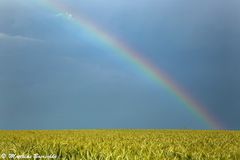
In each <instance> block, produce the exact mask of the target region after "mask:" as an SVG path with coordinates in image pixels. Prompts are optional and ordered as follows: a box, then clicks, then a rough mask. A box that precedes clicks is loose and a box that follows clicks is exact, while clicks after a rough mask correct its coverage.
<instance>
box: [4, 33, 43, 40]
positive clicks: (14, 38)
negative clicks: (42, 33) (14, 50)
mask: <svg viewBox="0 0 240 160" xmlns="http://www.w3.org/2000/svg"><path fill="white" fill-rule="evenodd" d="M4 40H8V41H9V40H10V41H28V42H42V40H40V39H36V38H31V37H26V36H21V35H9V34H6V33H1V32H0V41H4Z"/></svg>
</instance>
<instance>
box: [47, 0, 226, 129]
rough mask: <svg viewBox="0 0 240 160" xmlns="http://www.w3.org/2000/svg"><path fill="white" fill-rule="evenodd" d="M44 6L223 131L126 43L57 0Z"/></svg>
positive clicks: (180, 88) (199, 106) (173, 83)
mask: <svg viewBox="0 0 240 160" xmlns="http://www.w3.org/2000/svg"><path fill="white" fill-rule="evenodd" d="M44 4H45V5H46V7H48V8H49V9H51V10H54V12H56V13H57V14H58V13H61V15H63V16H65V17H66V19H68V20H69V21H71V22H72V23H73V24H75V25H77V26H78V27H80V29H83V30H84V31H86V32H87V33H90V34H91V36H93V37H94V38H95V39H96V40H98V41H99V42H101V43H102V44H103V45H105V46H107V47H108V48H109V49H111V50H113V51H114V53H115V54H117V55H118V56H119V57H121V58H122V59H124V60H125V61H127V62H128V63H131V64H134V65H135V66H136V67H137V68H138V69H139V70H141V71H142V72H143V73H144V74H145V75H146V76H147V77H149V78H151V79H152V80H153V81H155V82H157V83H158V84H159V85H163V86H164V87H166V88H167V90H168V91H169V92H171V94H172V95H174V96H175V97H176V98H177V99H178V100H179V101H181V102H182V103H183V104H184V106H186V107H187V108H188V110H190V111H191V112H192V113H194V114H195V116H197V118H199V119H201V120H202V121H203V122H204V123H205V124H206V125H208V127H210V128H212V129H223V126H222V124H221V123H220V122H219V121H218V120H217V119H216V118H215V117H214V116H213V115H211V114H210V113H209V112H208V111H207V110H206V107H204V106H203V105H201V104H200V103H199V102H197V101H196V100H194V99H193V98H192V97H190V96H189V95H188V94H187V93H186V91H185V90H184V89H183V88H182V87H180V86H179V85H177V84H176V83H175V82H174V81H173V80H172V79H171V78H170V77H169V76H168V75H167V74H166V73H164V72H163V71H162V70H161V69H159V68H157V67H156V66H154V64H152V63H150V62H149V61H147V60H146V59H145V58H144V57H142V56H140V55H142V54H140V53H139V52H136V51H134V50H133V49H131V48H129V47H128V46H127V45H126V44H124V42H122V41H120V40H118V39H117V38H115V37H113V36H112V35H111V34H109V33H108V32H106V31H104V30H103V29H102V28H100V27H98V26H97V25H96V24H94V23H92V22H90V21H89V20H88V19H87V18H85V17H84V16H82V15H80V14H79V13H74V11H73V10H72V9H71V8H70V7H69V6H66V5H65V4H62V3H60V2H59V1H57V0H45V1H44Z"/></svg>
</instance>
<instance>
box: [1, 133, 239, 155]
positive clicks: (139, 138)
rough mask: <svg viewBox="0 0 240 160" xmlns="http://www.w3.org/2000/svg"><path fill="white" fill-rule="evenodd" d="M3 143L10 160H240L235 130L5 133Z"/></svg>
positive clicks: (237, 134)
mask: <svg viewBox="0 0 240 160" xmlns="http://www.w3.org/2000/svg"><path fill="white" fill-rule="evenodd" d="M0 139H1V143H0V155H1V156H5V159H11V158H9V156H12V158H13V159H23V158H25V159H26V158H28V159H34V158H35V159H86V160H88V159H90V160H93V159H95V160H98V159H102V160H105V159H136V160H138V159H149V160H150V159H169V160H170V159H198V160H204V159H236V160H237V159H239V158H240V131H232V130H231V131H229V130H228V131H227V130H176V129H171V130H170V129H165V130H163V129H85V130H83V129H80V130H79V129H78V130H77V129H73V130H0ZM27 156H28V157H27Z"/></svg>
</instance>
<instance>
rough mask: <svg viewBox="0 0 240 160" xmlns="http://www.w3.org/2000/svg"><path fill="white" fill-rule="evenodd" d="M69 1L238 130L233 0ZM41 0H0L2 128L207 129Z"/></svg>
mask: <svg viewBox="0 0 240 160" xmlns="http://www.w3.org/2000/svg"><path fill="white" fill-rule="evenodd" d="M59 3H62V4H66V5H67V6H69V7H70V8H72V11H74V14H79V15H84V16H85V17H88V20H89V21H91V22H93V23H95V24H97V25H98V26H100V27H101V28H103V29H104V30H105V31H107V32H108V33H109V34H111V35H114V36H115V37H116V38H118V39H121V40H123V41H124V42H125V43H126V44H127V45H128V46H130V47H131V48H133V49H134V50H137V51H139V54H141V56H143V57H145V58H146V59H148V60H149V61H151V62H152V63H153V64H154V65H156V66H157V67H159V68H161V69H162V70H164V71H165V72H166V73H168V74H169V76H170V77H172V79H173V80H174V81H175V82H177V83H178V84H180V85H181V86H182V87H183V88H185V90H187V91H188V92H189V93H190V95H191V96H192V97H194V98H195V99H196V100H197V101H198V102H200V103H202V104H203V105H204V106H205V107H206V108H207V110H208V111H209V113H210V114H212V115H214V116H215V117H217V119H219V121H220V123H222V124H223V125H224V126H225V128H226V129H240V125H239V122H240V116H239V113H240V101H239V96H240V83H239V82H240V2H239V1H238V0H232V1H225V0H212V1H209V0H201V1H192V0H131V1H129V0H115V1H112V0H80V1H79V0H78V1H74V0H71V1H66V0H62V1H59ZM70 15H71V10H70V11H69V13H64V12H59V11H58V10H55V9H53V8H51V7H49V5H47V3H45V2H44V1H40V0H25V1H22V0H0V129H78V128H191V129H209V127H208V126H207V125H206V124H205V123H204V122H203V121H202V120H201V119H199V118H197V116H196V114H195V113H192V112H190V111H189V109H187V107H186V106H185V105H184V104H183V103H182V102H181V101H179V99H177V98H176V96H174V95H172V94H171V93H170V92H168V91H167V90H166V88H165V87H164V86H161V85H159V84H156V83H155V82H154V81H152V80H151V78H149V77H147V76H146V75H145V74H144V73H143V72H141V70H138V69H136V67H134V65H132V64H130V63H129V62H127V61H126V60H124V59H123V58H121V57H120V56H117V55H116V54H114V53H112V52H113V50H111V49H109V47H108V46H105V45H103V44H102V43H100V42H99V41H98V40H96V39H94V37H93V36H91V35H90V34H89V33H86V32H85V30H83V29H82V28H81V27H79V26H78V25H76V24H74V23H72V22H71V20H70V19H71V18H72V17H71V16H70Z"/></svg>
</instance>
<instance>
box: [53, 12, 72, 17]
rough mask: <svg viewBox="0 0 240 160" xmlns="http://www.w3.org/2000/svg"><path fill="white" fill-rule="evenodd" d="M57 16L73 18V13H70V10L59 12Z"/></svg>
mask: <svg viewBox="0 0 240 160" xmlns="http://www.w3.org/2000/svg"><path fill="white" fill-rule="evenodd" d="M55 16H56V17H66V18H67V19H72V17H73V16H72V14H71V13H68V12H65V13H57V14H56V15H55Z"/></svg>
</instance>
